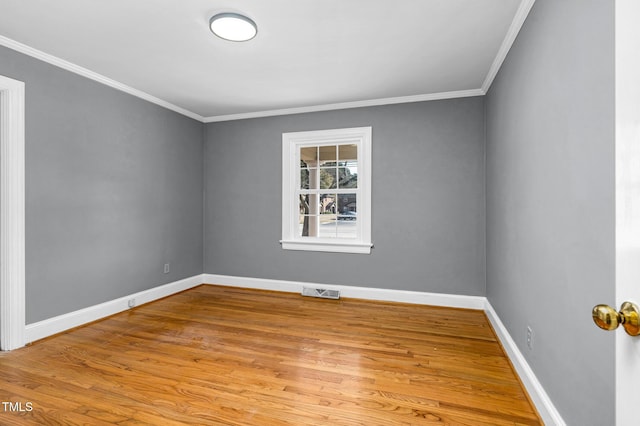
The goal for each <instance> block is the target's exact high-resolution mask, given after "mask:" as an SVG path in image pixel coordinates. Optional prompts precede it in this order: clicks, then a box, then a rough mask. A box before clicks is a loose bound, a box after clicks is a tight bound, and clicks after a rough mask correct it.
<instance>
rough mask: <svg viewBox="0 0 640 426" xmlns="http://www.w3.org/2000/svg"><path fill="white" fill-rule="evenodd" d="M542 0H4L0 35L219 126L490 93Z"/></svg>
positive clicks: (1, 40)
mask: <svg viewBox="0 0 640 426" xmlns="http://www.w3.org/2000/svg"><path fill="white" fill-rule="evenodd" d="M533 1H534V0H482V1H478V0H315V1H314V0H268V1H266V0H135V1H134V0H91V1H87V0H55V1H52V0H28V1H27V0H0V44H2V45H5V46H7V47H10V48H13V49H16V50H19V51H22V52H24V53H27V54H31V55H32V56H36V57H39V58H40V59H44V60H47V61H49V62H52V63H55V64H56V65H59V66H62V67H65V68H67V69H70V70H72V71H74V72H77V73H79V74H83V75H86V76H88V77H92V78H95V79H97V80H99V81H102V82H104V83H107V84H109V85H111V86H114V87H117V88H119V89H120V90H124V91H128V92H130V93H133V94H136V95H137V96H140V97H143V98H146V99H148V100H151V101H154V102H156V103H158V104H161V105H163V106H166V107H168V108H171V109H173V110H176V111H178V112H181V113H183V114H185V115H189V116H191V117H194V118H197V119H199V120H202V121H219V120H225V119H234V118H245V117H252V116H263V115H274V114H277V113H284V112H303V111H313V110H322V109H332V108H344V107H349V106H365V105H376V104H385V103H397V102H407V101H417V100H428V99H438V98H447V97H460V96H474V95H482V94H484V93H485V92H486V90H487V89H488V87H489V85H490V84H491V82H492V80H493V77H494V76H495V74H496V72H497V70H498V68H499V66H500V65H501V63H502V60H503V59H504V56H505V55H506V53H507V51H508V49H509V48H510V46H511V43H512V42H513V40H514V39H515V36H516V35H517V32H518V30H519V29H520V27H521V25H522V22H523V21H524V19H525V18H526V15H527V13H528V12H529V10H530V8H531V6H532V5H533ZM223 11H234V12H241V13H244V14H246V15H247V16H249V17H250V18H251V19H253V20H254V21H255V22H256V23H257V25H258V35H257V37H256V38H255V39H253V40H251V41H249V42H246V43H234V42H228V41H224V40H221V39H219V38H217V37H215V36H214V35H213V34H212V33H211V32H210V31H209V28H208V21H209V18H210V17H211V16H212V15H214V14H216V13H218V12H223Z"/></svg>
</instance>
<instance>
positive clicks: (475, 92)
mask: <svg viewBox="0 0 640 426" xmlns="http://www.w3.org/2000/svg"><path fill="white" fill-rule="evenodd" d="M484 94H485V92H483V91H482V89H470V90H458V91H453V92H441V93H427V94H424V95H413V96H399V97H395V98H380V99H369V100H363V101H354V102H340V103H335V104H324V105H313V106H306V107H298V108H284V109H272V110H265V111H255V112H247V113H240V114H229V115H215V116H211V117H205V118H204V120H203V121H204V122H205V123H215V122H219V121H232V120H244V119H247V118H260V117H272V116H276V115H290V114H304V113H307V112H318V111H333V110H339V109H349V108H363V107H370V106H380V105H393V104H406V103H411V102H425V101H435V100H440V99H453V98H467V97H472V96H483V95H484Z"/></svg>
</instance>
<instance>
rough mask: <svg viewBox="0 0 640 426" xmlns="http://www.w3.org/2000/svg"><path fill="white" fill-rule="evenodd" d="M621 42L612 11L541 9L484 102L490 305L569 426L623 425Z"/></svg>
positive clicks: (599, 4)
mask: <svg viewBox="0 0 640 426" xmlns="http://www.w3.org/2000/svg"><path fill="white" fill-rule="evenodd" d="M613 36H614V4H613V2H608V1H600V0H590V1H585V0H571V1H569V0H564V1H557V0H537V2H536V3H535V6H534V7H533V9H532V11H531V14H530V15H529V18H528V19H527V21H526V23H525V25H524V27H523V29H522V31H521V32H520V34H519V36H518V39H517V41H516V43H515V44H514V46H513V48H512V49H511V52H510V53H509V55H508V58H507V60H506V62H505V63H504V66H503V67H502V69H501V71H500V73H499V74H498V76H497V79H496V81H495V82H494V84H493V86H492V88H491V90H490V91H489V94H488V96H487V98H486V106H487V219H488V220H487V295H488V298H489V301H490V302H491V304H492V305H493V307H494V308H495V309H496V311H497V312H498V314H499V316H500V318H501V319H502V321H503V322H504V323H505V325H506V326H507V328H508V330H509V333H510V334H511V336H512V337H513V338H514V339H515V341H516V343H517V344H518V346H519V348H520V350H521V351H522V352H523V354H524V355H525V357H526V358H527V361H528V362H529V364H530V365H531V367H532V368H533V370H534V372H535V374H536V376H537V377H538V379H539V380H540V381H541V382H542V385H543V386H544V388H545V390H546V391H547V392H548V393H549V395H550V397H551V399H552V400H553V402H554V403H555V405H556V407H557V408H558V409H559V411H560V413H561V415H562V416H563V418H564V419H565V421H566V422H567V423H568V424H570V425H611V424H614V398H613V395H614V369H613V365H614V356H613V355H614V352H613V351H614V340H613V339H614V338H613V334H612V333H609V334H607V333H605V332H603V331H601V330H599V329H597V328H596V327H595V326H594V325H593V323H592V321H591V318H590V311H591V308H592V307H593V306H594V305H595V304H598V303H609V304H611V303H613V302H614V278H615V277H614V272H615V271H614V250H615V246H614V38H613ZM527 325H531V326H532V328H533V330H534V347H533V350H529V349H528V348H527V345H526V342H525V337H526V327H527Z"/></svg>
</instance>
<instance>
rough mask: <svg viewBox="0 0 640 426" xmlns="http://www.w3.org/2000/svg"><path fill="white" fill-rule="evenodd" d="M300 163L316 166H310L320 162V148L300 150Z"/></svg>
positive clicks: (311, 147) (313, 147)
mask: <svg viewBox="0 0 640 426" xmlns="http://www.w3.org/2000/svg"><path fill="white" fill-rule="evenodd" d="M300 161H304V162H305V163H307V164H308V165H310V166H314V165H315V164H309V163H311V162H313V163H315V162H317V161H318V147H317V146H309V147H304V148H300Z"/></svg>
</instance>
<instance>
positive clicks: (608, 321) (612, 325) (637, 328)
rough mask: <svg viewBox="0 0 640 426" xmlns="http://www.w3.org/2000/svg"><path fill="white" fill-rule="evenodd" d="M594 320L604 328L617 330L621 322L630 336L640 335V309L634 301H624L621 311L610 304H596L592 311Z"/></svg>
mask: <svg viewBox="0 0 640 426" xmlns="http://www.w3.org/2000/svg"><path fill="white" fill-rule="evenodd" d="M591 316H592V317H593V322H595V323H596V325H597V326H598V327H600V328H601V329H603V330H615V329H616V328H618V326H619V325H620V324H622V326H623V327H624V331H626V332H627V334H628V335H630V336H637V335H640V310H639V309H638V305H636V304H635V303H632V302H624V303H623V304H622V306H620V312H618V311H616V310H615V309H613V308H612V307H611V306H609V305H596V306H594V307H593V311H591Z"/></svg>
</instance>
